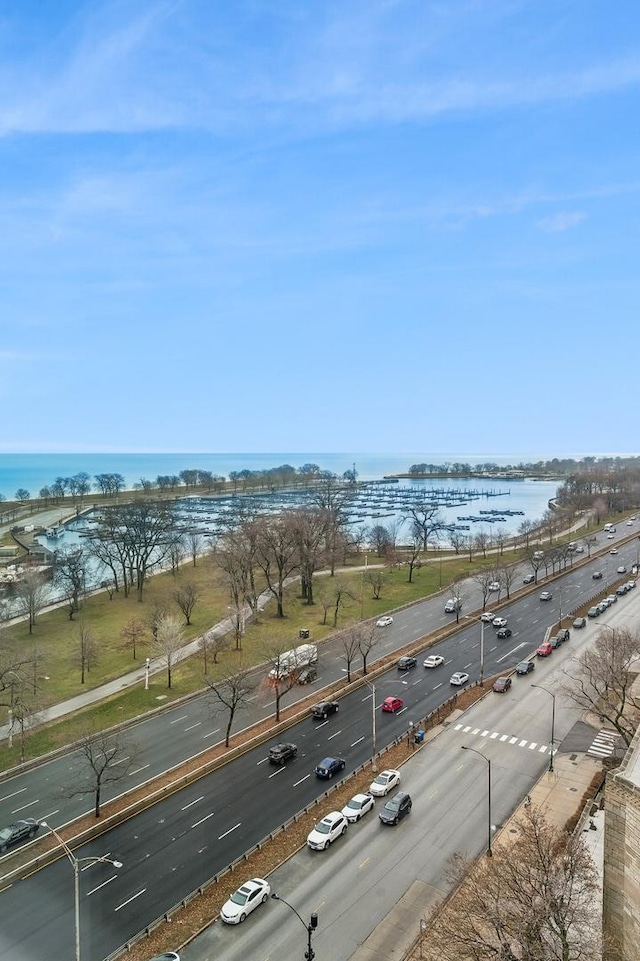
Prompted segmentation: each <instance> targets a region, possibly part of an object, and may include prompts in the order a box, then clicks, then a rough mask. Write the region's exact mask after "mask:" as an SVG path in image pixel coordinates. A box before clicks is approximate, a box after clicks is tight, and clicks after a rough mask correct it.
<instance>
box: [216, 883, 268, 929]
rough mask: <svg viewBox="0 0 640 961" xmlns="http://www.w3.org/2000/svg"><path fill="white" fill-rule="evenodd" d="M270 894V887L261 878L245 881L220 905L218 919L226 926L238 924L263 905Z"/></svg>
mask: <svg viewBox="0 0 640 961" xmlns="http://www.w3.org/2000/svg"><path fill="white" fill-rule="evenodd" d="M270 894H271V886H270V884H269V883H268V881H265V880H264V879H263V878H252V879H251V881H245V883H244V884H243V885H242V887H239V888H238V890H237V891H234V892H233V894H232V895H231V897H230V898H229V900H228V901H225V903H224V904H223V905H222V911H221V912H220V917H221V918H222V920H223V921H224V922H225V923H226V924H240V923H241V922H242V921H244V919H245V918H246V916H247V915H248V914H251V912H252V911H253V910H254V909H255V908H257V907H259V905H261V904H264V903H265V901H267V900H268V898H269V895H270Z"/></svg>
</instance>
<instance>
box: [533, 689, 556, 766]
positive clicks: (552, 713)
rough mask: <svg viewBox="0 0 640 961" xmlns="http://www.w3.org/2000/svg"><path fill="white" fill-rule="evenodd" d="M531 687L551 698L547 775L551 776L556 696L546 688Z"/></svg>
mask: <svg viewBox="0 0 640 961" xmlns="http://www.w3.org/2000/svg"><path fill="white" fill-rule="evenodd" d="M531 687H537V688H538V690H540V691H544V692H545V694H548V695H549V697H550V698H551V751H550V752H549V774H553V742H554V736H555V727H556V696H555V694H554V693H553V691H548V690H547V688H546V687H543V686H542V684H532V685H531Z"/></svg>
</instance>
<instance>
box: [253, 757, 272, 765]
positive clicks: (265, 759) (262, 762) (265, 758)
mask: <svg viewBox="0 0 640 961" xmlns="http://www.w3.org/2000/svg"><path fill="white" fill-rule="evenodd" d="M268 760H269V758H268V757H263V758H261V760H259V761H256V767H260V765H261V764H264V763H265V762H266V761H268Z"/></svg>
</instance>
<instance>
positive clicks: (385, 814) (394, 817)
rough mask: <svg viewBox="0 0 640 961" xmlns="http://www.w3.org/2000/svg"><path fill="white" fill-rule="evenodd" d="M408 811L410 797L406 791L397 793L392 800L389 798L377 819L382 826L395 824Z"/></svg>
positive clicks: (409, 808)
mask: <svg viewBox="0 0 640 961" xmlns="http://www.w3.org/2000/svg"><path fill="white" fill-rule="evenodd" d="M410 810H411V795H410V794H407V792H406V791H398V793H397V794H394V795H393V797H392V798H389V800H388V801H387V803H386V804H385V806H384V807H383V808H382V810H381V811H380V813H379V814H378V817H379V818H380V820H381V821H382V823H383V824H397V823H398V821H401V820H402V818H403V817H404V816H405V814H408V813H409V811H410Z"/></svg>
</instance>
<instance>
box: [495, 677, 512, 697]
mask: <svg viewBox="0 0 640 961" xmlns="http://www.w3.org/2000/svg"><path fill="white" fill-rule="evenodd" d="M510 687H511V678H510V677H499V678H497V679H496V680H495V681H494V682H493V690H494V691H495V692H496V694H506V693H507V691H508V690H509V688H510Z"/></svg>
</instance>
